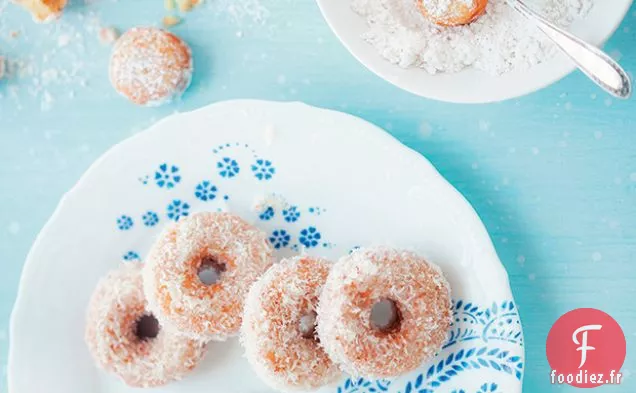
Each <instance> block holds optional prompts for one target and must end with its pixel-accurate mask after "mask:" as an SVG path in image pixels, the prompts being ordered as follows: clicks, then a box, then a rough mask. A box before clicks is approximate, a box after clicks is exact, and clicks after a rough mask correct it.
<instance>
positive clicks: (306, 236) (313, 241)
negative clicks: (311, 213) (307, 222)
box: [298, 227, 321, 248]
mask: <svg viewBox="0 0 636 393" xmlns="http://www.w3.org/2000/svg"><path fill="white" fill-rule="evenodd" d="M320 237H321V236H320V232H318V230H317V229H316V228H314V227H309V228H307V229H303V230H302V231H300V238H299V239H298V240H300V243H301V244H302V245H303V246H305V247H307V248H311V247H316V246H317V245H318V240H320Z"/></svg>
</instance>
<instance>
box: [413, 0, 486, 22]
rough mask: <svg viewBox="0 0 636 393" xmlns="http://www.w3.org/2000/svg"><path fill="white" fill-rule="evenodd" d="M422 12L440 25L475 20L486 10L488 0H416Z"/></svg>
mask: <svg viewBox="0 0 636 393" xmlns="http://www.w3.org/2000/svg"><path fill="white" fill-rule="evenodd" d="M416 1H417V5H418V7H419V9H420V12H421V13H422V14H423V15H424V16H425V17H426V18H427V19H429V20H430V21H432V22H433V23H435V24H437V25H440V26H459V25H466V24H468V23H471V22H474V21H475V20H476V19H477V18H479V17H480V16H481V15H482V14H483V13H484V12H485V11H486V6H487V5H488V0H416Z"/></svg>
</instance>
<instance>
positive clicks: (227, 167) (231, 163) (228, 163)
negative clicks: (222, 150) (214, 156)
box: [216, 157, 241, 178]
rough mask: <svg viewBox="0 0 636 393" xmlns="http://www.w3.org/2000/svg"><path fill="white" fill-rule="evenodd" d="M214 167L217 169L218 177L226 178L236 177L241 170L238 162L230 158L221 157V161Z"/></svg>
mask: <svg viewBox="0 0 636 393" xmlns="http://www.w3.org/2000/svg"><path fill="white" fill-rule="evenodd" d="M216 167H217V168H218V169H219V175H221V176H222V177H227V178H230V177H234V176H236V175H238V174H239V172H240V170H241V168H239V165H238V162H236V160H234V159H232V158H230V157H223V158H222V159H221V161H219V162H217V164H216Z"/></svg>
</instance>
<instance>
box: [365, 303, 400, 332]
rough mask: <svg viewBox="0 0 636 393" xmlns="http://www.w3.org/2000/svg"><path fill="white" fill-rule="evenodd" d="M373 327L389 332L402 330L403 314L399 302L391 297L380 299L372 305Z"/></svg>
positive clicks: (370, 320)
mask: <svg viewBox="0 0 636 393" xmlns="http://www.w3.org/2000/svg"><path fill="white" fill-rule="evenodd" d="M369 323H370V324H371V328H373V329H374V330H376V331H378V332H380V333H384V334H388V333H392V332H396V331H399V330H400V325H401V324H402V315H401V313H400V308H399V307H398V305H397V303H396V302H395V301H393V300H391V299H380V300H378V301H377V302H375V304H374V305H373V306H372V307H371V315H370V318H369Z"/></svg>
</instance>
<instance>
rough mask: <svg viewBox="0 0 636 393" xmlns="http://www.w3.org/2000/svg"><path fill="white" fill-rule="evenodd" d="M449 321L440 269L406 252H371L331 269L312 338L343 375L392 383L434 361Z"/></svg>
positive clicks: (354, 255) (358, 252)
mask: <svg viewBox="0 0 636 393" xmlns="http://www.w3.org/2000/svg"><path fill="white" fill-rule="evenodd" d="M450 323H451V299H450V289H449V285H448V282H447V281H446V279H445V278H444V276H443V275H442V272H441V270H440V269H439V267H437V266H436V265H434V264H432V263H429V262H427V261H426V260H424V259H423V258H421V257H419V256H418V255H417V254H415V253H412V252H408V251H399V250H393V249H389V248H371V249H358V250H356V251H354V252H353V253H351V254H350V255H348V256H345V257H343V258H341V259H340V260H339V261H338V262H336V263H335V264H334V266H333V267H332V269H331V272H330V273H329V276H328V278H327V281H326V283H325V286H324V288H323V292H322V294H321V296H320V302H319V306H318V324H317V332H318V337H319V338H320V343H321V345H322V346H323V348H324V349H325V351H326V352H327V354H328V355H329V357H330V358H331V359H332V360H333V361H334V362H336V363H338V364H339V365H340V367H341V368H342V369H343V370H344V371H346V372H348V373H349V374H351V375H354V376H360V377H366V378H391V377H396V376H398V375H400V374H403V373H406V372H408V371H411V370H413V369H415V368H417V367H418V366H420V365H421V364H422V363H423V362H425V361H428V360H430V359H432V358H433V356H435V354H436V352H437V351H438V350H439V349H440V348H441V346H442V344H443V343H444V341H445V340H446V337H447V333H448V329H449V327H450Z"/></svg>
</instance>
